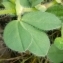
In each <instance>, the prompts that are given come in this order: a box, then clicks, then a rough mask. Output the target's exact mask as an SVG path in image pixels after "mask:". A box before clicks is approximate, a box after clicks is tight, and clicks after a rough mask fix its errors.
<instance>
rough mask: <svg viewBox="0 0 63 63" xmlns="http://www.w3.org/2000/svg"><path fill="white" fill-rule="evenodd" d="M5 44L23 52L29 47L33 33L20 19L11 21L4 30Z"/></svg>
mask: <svg viewBox="0 0 63 63" xmlns="http://www.w3.org/2000/svg"><path fill="white" fill-rule="evenodd" d="M3 36H4V41H5V44H6V45H7V46H8V47H9V48H11V49H12V50H15V51H19V52H23V51H26V50H27V49H28V46H29V44H30V42H31V35H30V34H29V32H28V31H27V30H26V29H25V28H24V27H23V26H22V25H21V23H20V22H19V21H12V22H10V23H9V24H8V25H7V26H6V28H5V30H4V35H3Z"/></svg>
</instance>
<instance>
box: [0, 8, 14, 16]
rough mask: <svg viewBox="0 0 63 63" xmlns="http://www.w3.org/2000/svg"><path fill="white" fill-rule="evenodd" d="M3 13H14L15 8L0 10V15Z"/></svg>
mask: <svg viewBox="0 0 63 63" xmlns="http://www.w3.org/2000/svg"><path fill="white" fill-rule="evenodd" d="M3 14H15V10H14V9H13V10H10V9H9V10H7V9H4V10H0V15H3Z"/></svg>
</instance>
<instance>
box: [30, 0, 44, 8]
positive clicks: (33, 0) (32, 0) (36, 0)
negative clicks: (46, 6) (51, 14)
mask: <svg viewBox="0 0 63 63" xmlns="http://www.w3.org/2000/svg"><path fill="white" fill-rule="evenodd" d="M43 1H44V0H29V2H30V3H31V6H32V7H34V6H36V5H38V4H41V2H43Z"/></svg>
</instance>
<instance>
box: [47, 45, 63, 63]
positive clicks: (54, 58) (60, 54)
mask: <svg viewBox="0 0 63 63" xmlns="http://www.w3.org/2000/svg"><path fill="white" fill-rule="evenodd" d="M48 58H49V59H50V60H51V62H53V63H60V62H62V61H63V50H59V49H58V48H56V47H55V46H54V45H52V46H51V47H50V50H49V52H48Z"/></svg>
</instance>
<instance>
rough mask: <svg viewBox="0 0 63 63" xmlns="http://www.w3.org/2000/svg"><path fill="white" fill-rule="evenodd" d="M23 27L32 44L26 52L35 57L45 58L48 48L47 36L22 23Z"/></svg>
mask: <svg viewBox="0 0 63 63" xmlns="http://www.w3.org/2000/svg"><path fill="white" fill-rule="evenodd" d="M23 25H24V26H25V27H26V29H27V30H28V31H29V33H30V34H31V36H32V42H31V44H30V46H29V49H28V50H29V51H30V52H32V53H33V54H35V55H37V56H43V57H44V56H46V55H47V53H48V50H49V47H50V41H49V38H48V36H47V34H46V33H45V32H43V31H40V30H37V29H36V28H34V27H33V26H31V25H28V24H26V23H24V22H23ZM45 39H46V40H45Z"/></svg>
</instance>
